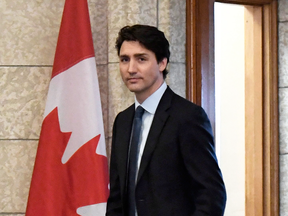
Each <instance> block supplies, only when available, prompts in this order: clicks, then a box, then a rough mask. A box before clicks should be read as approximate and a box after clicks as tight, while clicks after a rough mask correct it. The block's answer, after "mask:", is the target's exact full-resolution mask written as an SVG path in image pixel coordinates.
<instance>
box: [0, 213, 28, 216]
mask: <svg viewBox="0 0 288 216" xmlns="http://www.w3.org/2000/svg"><path fill="white" fill-rule="evenodd" d="M24 215H25V213H23V214H20V213H16V214H1V216H24Z"/></svg>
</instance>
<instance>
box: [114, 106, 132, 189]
mask: <svg viewBox="0 0 288 216" xmlns="http://www.w3.org/2000/svg"><path fill="white" fill-rule="evenodd" d="M134 113H135V105H134V104H133V105H131V106H130V107H129V108H128V109H127V110H125V111H124V115H122V119H121V120H119V121H120V122H121V123H122V124H121V127H120V129H119V139H118V143H120V144H121V145H120V146H119V148H117V151H119V152H121V153H119V154H118V155H121V157H119V159H118V169H119V176H120V179H121V183H122V188H123V189H124V188H125V187H126V186H125V184H126V180H125V176H126V175H127V160H128V157H129V156H128V151H129V143H130V136H131V128H132V123H133V117H134ZM117 133H118V132H117Z"/></svg>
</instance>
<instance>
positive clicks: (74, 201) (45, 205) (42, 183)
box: [26, 108, 109, 216]
mask: <svg viewBox="0 0 288 216" xmlns="http://www.w3.org/2000/svg"><path fill="white" fill-rule="evenodd" d="M87 128H88V129H89V127H87ZM70 135H71V132H70V133H63V132H61V130H60V125H59V119H58V110H57V108H55V109H54V110H53V111H52V112H51V113H50V114H49V115H47V116H46V118H45V119H44V121H43V124H42V130H41V135H40V140H39V146H38V151H37V155H36V163H35V167H34V172H33V177H32V181H31V189H30V193H29V200H28V202H29V203H28V205H27V206H28V207H27V212H26V214H27V215H35V216H38V215H39V216H40V215H41V216H46V215H47V216H56V215H57V216H60V215H62V216H64V215H69V216H74V215H78V214H77V213H76V209H77V208H79V207H82V206H87V205H92V204H97V203H103V202H106V201H107V198H108V195H109V189H108V171H107V170H108V164H107V158H106V157H105V156H102V155H98V154H96V147H97V145H98V141H99V138H100V135H98V136H96V137H95V138H93V139H91V140H90V141H89V142H87V143H85V144H84V145H83V146H82V147H81V148H80V149H78V151H76V152H75V154H74V155H73V156H72V157H71V158H70V159H69V160H68V162H67V163H65V164H62V162H61V158H62V155H63V152H64V150H65V148H66V146H67V143H68V140H69V138H70Z"/></svg>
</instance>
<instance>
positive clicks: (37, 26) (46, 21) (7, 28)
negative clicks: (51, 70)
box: [0, 0, 64, 65]
mask: <svg viewBox="0 0 288 216" xmlns="http://www.w3.org/2000/svg"><path fill="white" fill-rule="evenodd" d="M63 5H64V1H63V0H62V1H59V0H40V1H34V0H19V1H10V0H3V1H0V14H1V21H0V47H1V49H0V65H51V64H52V63H53V59H54V53H55V47H56V42H57V35H58V31H59V26H60V20H61V16H62V10H63Z"/></svg>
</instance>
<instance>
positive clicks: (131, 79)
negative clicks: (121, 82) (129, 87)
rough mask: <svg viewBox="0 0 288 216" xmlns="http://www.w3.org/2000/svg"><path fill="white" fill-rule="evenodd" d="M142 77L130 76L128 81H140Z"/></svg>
mask: <svg viewBox="0 0 288 216" xmlns="http://www.w3.org/2000/svg"><path fill="white" fill-rule="evenodd" d="M140 79H141V78H140V77H131V78H128V79H127V81H128V82H131V83H134V82H138V81H139V80H140Z"/></svg>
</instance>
